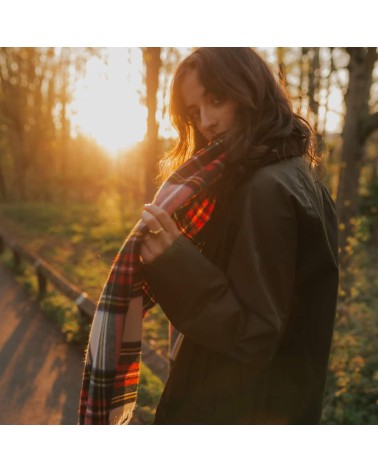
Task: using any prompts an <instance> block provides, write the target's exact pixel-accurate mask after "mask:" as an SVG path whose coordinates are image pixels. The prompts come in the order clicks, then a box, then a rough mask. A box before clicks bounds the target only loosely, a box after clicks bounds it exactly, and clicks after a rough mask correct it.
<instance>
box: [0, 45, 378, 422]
mask: <svg viewBox="0 0 378 472" xmlns="http://www.w3.org/2000/svg"><path fill="white" fill-rule="evenodd" d="M112 49H114V48H52V47H49V48H37V47H28V48H22V47H20V48H11V47H4V48H0V229H2V230H4V231H7V232H8V233H9V234H11V235H12V236H14V237H15V238H16V239H17V240H18V241H20V242H21V243H22V244H23V245H24V246H25V247H26V248H28V249H30V250H31V251H33V252H35V253H38V254H39V255H40V256H42V257H43V258H44V259H46V260H47V261H48V262H49V263H50V264H51V265H52V266H53V267H55V268H56V269H57V270H58V271H59V272H61V273H62V274H63V275H64V276H65V277H66V278H67V279H68V280H70V281H71V282H72V283H74V284H75V285H77V286H79V287H80V288H81V289H82V290H84V291H85V292H87V293H88V294H89V296H90V297H91V298H93V299H95V300H97V299H98V297H99V295H100V291H101V288H102V285H103V283H104V281H105V279H106V276H107V274H108V270H109V266H110V264H111V262H112V260H113V259H114V256H115V255H116V253H117V251H118V249H119V247H120V246H121V244H122V242H123V240H124V238H125V236H126V235H127V234H128V232H129V231H130V229H131V228H132V227H133V226H134V224H135V223H136V221H137V220H138V219H139V216H140V213H141V211H142V207H143V204H144V203H145V202H149V201H151V199H152V196H153V194H154V192H155V190H156V186H157V181H156V175H157V169H158V167H157V166H158V160H159V158H161V156H162V155H163V154H164V152H165V151H166V150H167V149H169V148H170V147H171V146H172V143H173V140H174V133H173V132H172V130H169V125H167V124H166V122H167V103H168V97H169V83H170V78H171V76H172V72H173V70H174V68H175V66H176V64H177V63H178V62H179V60H180V59H181V58H182V57H183V55H184V54H186V53H187V52H189V51H190V48H160V47H146V48H117V49H122V50H123V53H124V56H123V57H124V62H123V63H122V62H120V63H119V68H120V69H119V70H123V67H124V70H127V71H128V72H127V74H129V75H128V77H129V78H132V75H133V74H136V75H138V74H139V75H140V78H139V79H140V80H139V79H138V80H139V85H138V86H137V88H136V90H135V94H137V95H138V97H139V104H138V106H133V107H130V108H129V109H127V106H126V114H128V115H129V117H130V116H131V121H132V120H133V117H134V118H136V116H137V114H138V110H142V109H144V110H145V112H146V114H145V115H146V120H145V121H146V122H145V128H144V129H143V130H142V131H143V132H142V134H141V138H140V140H139V141H138V142H136V140H135V136H134V137H133V136H131V137H130V136H129V135H130V128H131V123H130V124H127V122H126V120H125V121H124V122H123V121H122V119H117V122H115V120H114V117H113V116H112V115H111V109H109V108H106V106H105V102H106V97H105V101H104V100H103V98H104V97H101V94H100V93H99V94H98V97H97V99H96V102H97V103H95V104H93V105H94V106H93V108H92V113H97V114H103V113H107V111H108V110H109V116H108V118H107V125H105V126H104V128H105V130H107V131H108V138H109V139H108V141H107V142H108V143H111V141H112V130H114V128H115V127H117V128H119V127H120V129H121V135H122V134H124V135H125V137H126V136H128V141H127V142H128V146H127V148H126V146H125V148H124V149H123V148H122V146H121V145H122V143H120V147H119V148H118V149H117V150H116V151H115V150H114V148H113V149H110V147H109V148H106V144H104V143H106V140H104V141H103V144H102V145H100V144H99V139H97V138H99V136H96V134H95V133H94V134H93V135H92V136H91V137H90V136H88V134H85V132H84V131H83V130H80V127H79V126H75V113H74V110H73V103H74V101H75V97H76V95H77V90H78V84H79V83H81V82H83V81H84V83H85V80H87V78H88V66H89V65H90V64H91V63H93V61H98V62H102V63H103V64H105V65H106V64H109V60H110V57H111V54H112V52H114V51H112ZM257 50H258V51H259V52H260V53H261V54H262V55H263V56H265V57H266V58H267V60H268V61H269V62H271V64H272V67H273V68H274V69H275V71H276V74H277V77H278V78H279V80H281V81H283V82H284V83H285V86H286V87H287V89H288V91H289V93H290V95H291V96H292V98H293V103H294V109H295V110H296V111H298V112H299V113H301V114H303V115H304V116H305V117H306V118H308V119H309V121H310V122H311V123H312V125H313V127H314V129H315V131H316V133H317V141H318V148H319V152H321V153H322V154H323V159H324V164H325V167H326V170H327V172H326V175H325V178H324V182H325V184H326V185H327V187H328V189H329V190H330V192H331V194H332V196H333V198H334V200H335V202H336V207H337V213H338V220H339V235H340V241H339V243H340V244H339V246H340V248H339V253H340V269H341V280H340V295H339V301H338V307H337V319H336V327H335V333H334V338H333V345H332V353H331V360H330V368H329V376H328V381H327V389H326V396H325V402H324V411H323V418H322V422H323V423H324V424H378V356H377V341H376V339H377V335H378V320H377V316H376V308H377V304H378V274H377V270H376V268H377V263H378V147H377V142H378V133H377V129H378V68H377V48H374V47H355V48H342V47H335V48H331V47H319V48H310V47H307V48H298V47H297V48H282V47H281V48H257ZM137 58H138V59H137ZM112 73H113V74H114V71H113V72H111V71H110V69H109V76H108V79H110V78H111V77H110V76H111V74H112ZM127 74H126V75H127ZM104 80H106V78H104ZM131 81H132V80H131ZM124 87H125V88H127V87H130V81H127V80H125V83H124ZM97 100H98V101H97ZM96 104H97V106H96ZM138 107H139V108H138ZM135 134H136V133H135ZM113 136H114V135H113ZM133 138H134V142H133ZM125 142H126V141H125ZM1 262H2V263H4V264H7V265H11V264H12V258H11V255H10V254H9V253H7V252H4V253H3V254H2V255H1ZM21 269H22V270H19V273H18V276H19V277H20V279H21V280H23V282H24V283H25V284H26V285H27V286H28V287H29V288H30V290H31V292H32V293H34V294H36V293H37V287H36V281H35V278H34V275H33V274H32V269H31V268H28V267H27V266H24V267H22V268H21ZM41 304H42V306H43V307H44V309H45V311H46V313H47V314H48V315H49V316H50V317H52V318H53V319H54V320H55V321H56V322H57V323H58V324H59V326H60V327H61V329H62V331H63V332H64V333H65V334H66V337H67V341H69V342H76V343H78V344H79V345H80V346H84V345H85V341H86V340H87V336H88V327H89V325H87V326H86V327H84V329H83V326H81V324H80V322H79V321H80V320H78V319H77V315H76V309H75V307H73V306H72V305H71V304H69V303H68V302H67V301H66V300H64V299H63V298H62V297H61V296H60V295H59V294H57V293H56V292H54V291H53V290H49V292H48V293H47V294H46V296H45V297H44V299H43V300H41ZM143 335H144V339H145V340H146V341H147V342H148V343H149V344H150V345H151V346H152V347H154V349H156V350H157V352H159V353H160V354H161V355H163V356H166V355H167V347H168V341H167V321H166V319H165V317H164V314H163V313H162V311H161V310H160V309H159V308H156V309H155V310H153V312H152V313H151V315H149V318H148V320H147V322H146V323H145V326H144V334H143ZM161 389H162V384H161V382H160V381H159V379H157V378H156V377H155V376H154V375H153V374H152V373H151V372H150V371H149V370H148V369H147V368H146V366H143V370H142V384H141V388H140V392H139V405H138V409H139V414H140V415H141V416H142V417H143V418H144V421H145V422H147V423H148V422H151V421H152V418H153V414H154V409H155V407H156V403H157V401H158V399H159V396H160V393H161Z"/></svg>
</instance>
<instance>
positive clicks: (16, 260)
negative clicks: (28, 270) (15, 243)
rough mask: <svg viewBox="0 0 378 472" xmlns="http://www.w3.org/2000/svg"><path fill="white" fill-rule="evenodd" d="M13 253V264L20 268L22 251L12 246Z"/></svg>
mask: <svg viewBox="0 0 378 472" xmlns="http://www.w3.org/2000/svg"><path fill="white" fill-rule="evenodd" d="M12 253H13V264H14V267H15V268H16V269H19V268H20V266H21V256H20V253H19V252H18V250H17V248H15V247H12Z"/></svg>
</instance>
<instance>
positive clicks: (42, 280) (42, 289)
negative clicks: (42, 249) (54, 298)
mask: <svg viewBox="0 0 378 472" xmlns="http://www.w3.org/2000/svg"><path fill="white" fill-rule="evenodd" d="M34 267H35V271H36V275H37V280H38V298H43V297H44V296H45V295H46V289H47V278H46V276H45V274H44V273H43V272H42V271H41V269H40V267H39V262H38V261H35V263H34Z"/></svg>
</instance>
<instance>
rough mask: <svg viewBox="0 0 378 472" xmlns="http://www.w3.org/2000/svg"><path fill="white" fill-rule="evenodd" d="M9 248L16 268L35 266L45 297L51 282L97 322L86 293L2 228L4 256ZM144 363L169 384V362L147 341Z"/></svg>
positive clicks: (82, 313)
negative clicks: (21, 265)
mask: <svg viewBox="0 0 378 472" xmlns="http://www.w3.org/2000/svg"><path fill="white" fill-rule="evenodd" d="M5 247H8V248H9V249H10V250H11V251H12V253H13V261H14V265H15V267H17V266H19V265H20V263H21V261H22V260H24V261H26V262H28V263H29V264H31V265H33V266H34V268H35V273H36V277H37V280H38V291H39V296H40V297H43V296H44V294H45V293H46V290H47V283H48V282H49V283H51V284H52V285H53V286H54V287H55V288H56V289H57V290H58V291H59V292H60V293H62V294H63V295H65V296H66V297H67V298H68V299H69V300H71V301H73V302H74V303H75V304H76V306H77V308H78V311H79V315H80V316H82V317H85V318H87V319H88V321H92V320H93V316H94V313H95V310H96V303H95V302H94V301H93V300H91V299H90V298H89V297H88V295H87V294H86V293H85V292H83V291H81V290H80V289H79V288H78V287H76V286H75V285H73V284H72V283H70V282H69V281H68V280H67V279H65V278H64V277H63V276H62V275H61V274H60V273H59V272H57V271H56V270H55V269H54V268H53V267H51V265H50V264H48V263H47V262H46V261H45V260H43V259H42V258H41V257H39V256H37V255H36V254H34V253H32V252H31V251H28V250H26V249H25V248H24V247H22V246H21V245H20V244H19V243H18V242H17V241H15V240H14V239H13V238H11V237H10V236H9V235H7V234H6V233H5V232H4V231H3V230H2V229H1V228H0V254H1V253H2V252H3V251H4V249H5ZM142 360H143V362H144V363H145V364H146V365H147V366H148V367H149V368H150V369H151V371H152V372H153V373H154V374H155V375H156V376H157V377H159V378H160V379H161V380H162V381H163V382H164V383H165V382H166V380H167V378H168V372H169V362H168V360H167V359H165V358H164V357H162V356H160V355H159V354H158V353H157V352H156V351H155V350H154V349H152V348H150V347H149V345H148V344H147V343H146V342H145V341H142Z"/></svg>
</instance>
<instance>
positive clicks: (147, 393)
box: [137, 362, 164, 424]
mask: <svg viewBox="0 0 378 472" xmlns="http://www.w3.org/2000/svg"><path fill="white" fill-rule="evenodd" d="M139 380H140V382H139V388H138V401H137V413H138V414H139V416H140V417H141V419H142V421H143V424H152V423H153V420H154V417H155V412H156V406H157V404H158V402H159V399H160V397H161V394H162V392H163V388H164V384H163V382H162V381H161V380H160V379H159V378H158V377H156V375H154V374H153V373H152V372H151V370H150V369H149V368H148V367H147V366H146V365H145V364H144V363H143V362H142V363H141V370H140V379H139Z"/></svg>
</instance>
